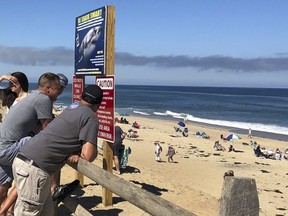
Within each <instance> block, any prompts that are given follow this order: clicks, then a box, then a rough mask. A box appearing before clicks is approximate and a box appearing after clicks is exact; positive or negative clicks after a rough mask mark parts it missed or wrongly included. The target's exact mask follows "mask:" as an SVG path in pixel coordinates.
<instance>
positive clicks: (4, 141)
mask: <svg viewBox="0 0 288 216" xmlns="http://www.w3.org/2000/svg"><path fill="white" fill-rule="evenodd" d="M59 89H60V82H59V77H58V76H57V75H56V74H53V73H45V74H43V75H42V76H41V77H40V78H39V80H38V88H37V90H36V91H34V92H32V93H31V94H29V95H28V96H27V97H25V98H24V99H22V100H21V101H19V102H18V103H17V104H16V105H15V106H14V107H13V109H11V110H10V111H9V112H8V114H7V116H6V118H5V119H4V121H3V123H2V126H1V128H0V205H2V202H3V201H4V199H5V198H6V196H7V192H8V189H9V188H10V187H11V184H12V181H13V175H12V163H13V160H14V158H15V156H16V155H17V153H18V151H19V149H20V147H21V146H22V145H24V143H25V142H27V140H29V139H30V138H31V137H32V136H34V135H35V134H37V133H38V132H39V131H40V130H41V129H43V128H45V127H46V126H47V125H48V123H49V122H50V121H52V119H53V115H52V104H53V101H55V100H56V99H57V97H58V95H59Z"/></svg>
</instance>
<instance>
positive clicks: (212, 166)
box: [59, 116, 288, 216]
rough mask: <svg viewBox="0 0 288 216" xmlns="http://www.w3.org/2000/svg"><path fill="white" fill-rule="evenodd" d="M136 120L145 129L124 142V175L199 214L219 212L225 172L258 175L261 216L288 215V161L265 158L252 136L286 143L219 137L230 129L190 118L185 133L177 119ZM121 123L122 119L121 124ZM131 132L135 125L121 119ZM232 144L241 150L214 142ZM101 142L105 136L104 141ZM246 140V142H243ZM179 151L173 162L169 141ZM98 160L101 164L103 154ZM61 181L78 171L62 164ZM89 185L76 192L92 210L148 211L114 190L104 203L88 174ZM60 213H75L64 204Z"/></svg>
mask: <svg viewBox="0 0 288 216" xmlns="http://www.w3.org/2000/svg"><path fill="white" fill-rule="evenodd" d="M127 120H128V121H129V122H130V123H132V122H134V121H137V122H138V123H139V125H140V129H134V130H137V133H138V134H139V137H138V138H136V139H135V138H134V139H132V138H126V139H125V140H124V144H125V145H126V147H130V148H131V149H132V153H131V155H130V156H129V162H128V167H127V168H126V169H125V170H123V173H122V174H121V175H120V178H123V179H125V180H127V181H129V182H130V183H131V184H135V185H137V186H139V187H140V188H143V189H146V190H148V191H150V192H152V193H154V194H156V195H158V196H159V197H162V198H163V199H166V200H168V201H170V202H172V203H174V204H176V205H178V206H181V207H182V208H184V209H186V210H188V211H191V212H192V213H194V214H196V215H199V216H200V215H203V216H204V215H207V216H208V215H209V216H211V215H218V210H219V202H218V200H219V198H220V196H221V190H222V186H223V174H224V173H225V172H227V171H228V170H233V171H234V173H235V176H239V177H249V178H254V179H255V180H256V185H257V190H258V194H259V202H260V215H262V216H264V215H287V212H288V204H287V200H288V193H287V190H288V183H287V180H288V171H287V162H288V161H287V160H285V161H280V160H272V159H261V158H257V157H256V156H255V155H254V152H253V149H252V147H251V146H250V145H247V144H246V143H250V140H252V141H256V142H257V143H258V144H260V145H261V147H265V148H272V149H273V150H275V149H276V148H279V149H280V150H281V151H282V152H285V149H286V148H287V142H285V141H281V140H272V139H267V138H261V137H252V139H250V138H248V136H247V133H246V134H238V135H240V136H241V138H242V139H240V140H233V141H224V140H220V135H221V134H223V135H225V134H228V133H229V131H228V129H227V128H226V129H223V128H219V127H215V126H209V125H200V124H196V123H192V122H188V123H187V124H186V127H188V129H189V136H188V137H183V136H180V135H181V134H180V133H177V132H175V130H174V126H176V125H177V122H176V121H174V122H173V121H169V120H159V119H150V118H143V117H134V116H128V117H127ZM117 124H118V123H117ZM118 125H119V126H121V128H122V129H123V130H124V131H125V132H127V131H128V130H129V129H131V128H132V127H131V124H118ZM196 131H200V132H204V131H205V133H206V134H207V135H209V136H210V139H204V138H202V137H197V136H196V135H195V133H196ZM216 140H219V141H220V143H221V144H222V145H223V146H224V147H225V148H226V149H228V147H229V146H230V145H231V144H232V145H233V146H234V148H235V149H236V150H238V151H239V152H228V151H215V150H214V149H213V146H214V142H215V141H216ZM157 141H158V142H160V144H161V146H162V148H163V152H162V154H161V159H162V162H156V161H155V154H154V148H155V147H154V142H157ZM99 143H100V144H101V143H102V141H101V140H99ZM243 143H244V144H243ZM169 145H172V146H173V147H174V148H175V150H176V155H175V156H174V163H168V162H167V157H166V156H165V155H166V153H167V149H168V146H169ZM101 153H102V152H101V150H100V151H99V155H98V158H97V159H96V160H95V161H94V163H95V164H96V165H99V166H100V167H102V154H101ZM61 175H62V177H61V183H62V184H65V183H68V182H71V181H73V180H74V179H75V171H74V170H73V169H72V168H71V167H69V166H68V165H66V166H65V167H64V168H63V169H62V174H61ZM84 184H85V186H84V188H82V189H77V190H76V191H75V194H78V195H79V194H81V196H79V197H78V199H79V202H80V204H81V205H82V206H83V207H85V208H86V209H88V210H89V211H90V212H91V213H92V214H93V215H127V216H128V215H129V216H130V215H131V216H132V215H133V216H134V215H149V214H148V213H145V212H144V211H142V210H141V209H139V208H138V207H135V206H134V205H132V204H130V203H129V202H127V201H125V200H123V199H122V198H119V197H118V196H117V195H115V194H113V206H109V207H104V206H103V205H102V203H101V196H102V187H101V186H100V185H98V184H96V183H95V182H93V181H91V180H90V179H88V178H85V179H84ZM59 215H70V214H69V210H67V209H66V208H65V207H64V206H63V205H60V208H59Z"/></svg>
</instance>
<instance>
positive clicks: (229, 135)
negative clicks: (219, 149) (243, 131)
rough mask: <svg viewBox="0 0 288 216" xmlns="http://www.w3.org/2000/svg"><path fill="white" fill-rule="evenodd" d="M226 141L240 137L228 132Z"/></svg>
mask: <svg viewBox="0 0 288 216" xmlns="http://www.w3.org/2000/svg"><path fill="white" fill-rule="evenodd" d="M225 138H226V139H227V140H228V141H230V140H232V139H241V137H240V136H238V135H237V134H233V133H232V134H228V135H227V136H226V137H225Z"/></svg>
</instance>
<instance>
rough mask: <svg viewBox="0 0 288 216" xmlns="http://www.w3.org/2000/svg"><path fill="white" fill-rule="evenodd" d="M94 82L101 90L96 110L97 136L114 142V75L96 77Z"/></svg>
mask: <svg viewBox="0 0 288 216" xmlns="http://www.w3.org/2000/svg"><path fill="white" fill-rule="evenodd" d="M96 84H97V85H98V86H99V87H100V88H101V89H102V90H103V100H102V103H101V105H100V107H99V109H98V111H97V114H98V119H99V131H98V138H101V139H104V140H106V141H108V142H114V134H115V130H114V110H115V100H114V98H115V95H114V93H115V92H114V89H115V85H114V76H105V77H96Z"/></svg>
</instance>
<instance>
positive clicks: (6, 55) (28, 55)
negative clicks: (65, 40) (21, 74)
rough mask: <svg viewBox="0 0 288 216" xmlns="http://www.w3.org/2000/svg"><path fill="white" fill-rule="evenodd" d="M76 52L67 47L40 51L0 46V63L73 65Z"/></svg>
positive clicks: (29, 48)
mask: <svg viewBox="0 0 288 216" xmlns="http://www.w3.org/2000/svg"><path fill="white" fill-rule="evenodd" d="M73 58H74V52H73V50H71V49H67V48H65V47H52V48H49V49H39V48H33V47H7V46H1V45H0V61H1V62H3V63H8V64H16V65H32V66H45V65H53V66H55V65H71V64H72V62H73Z"/></svg>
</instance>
